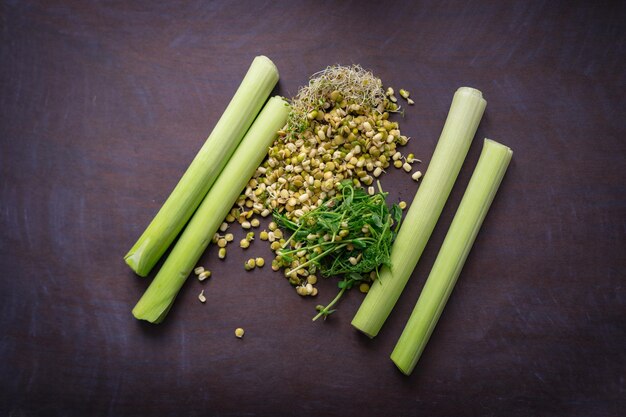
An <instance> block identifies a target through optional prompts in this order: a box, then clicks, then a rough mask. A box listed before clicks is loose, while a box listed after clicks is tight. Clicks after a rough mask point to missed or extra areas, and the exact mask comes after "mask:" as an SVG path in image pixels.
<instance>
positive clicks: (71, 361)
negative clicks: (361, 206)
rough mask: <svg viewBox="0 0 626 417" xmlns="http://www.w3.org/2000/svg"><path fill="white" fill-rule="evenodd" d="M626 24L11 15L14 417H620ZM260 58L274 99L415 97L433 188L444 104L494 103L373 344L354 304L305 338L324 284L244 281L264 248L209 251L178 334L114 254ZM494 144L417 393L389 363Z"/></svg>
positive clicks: (402, 195)
mask: <svg viewBox="0 0 626 417" xmlns="http://www.w3.org/2000/svg"><path fill="white" fill-rule="evenodd" d="M294 3H295V2H294ZM407 3H408V2H407ZM592 3H593V4H592ZM625 21H626V13H625V7H624V3H623V2H621V4H620V3H618V2H615V3H602V2H515V3H506V2H501V1H492V2H458V3H456V2H447V1H445V2H432V3H430V4H426V5H420V6H418V5H408V4H403V3H402V4H395V3H394V4H386V3H385V2H376V3H373V2H372V4H370V5H368V4H367V3H365V2H342V3H341V4H339V3H337V4H335V3H331V2H324V1H318V2H308V3H307V4H302V5H295V4H291V3H290V2H284V3H283V4H280V5H279V4H276V3H274V2H230V3H227V2H203V1H193V2H172V1H168V2H147V1H146V2H124V1H108V2H102V4H96V3H95V2H83V1H74V2H69V1H66V2H44V1H41V2H32V1H2V2H0V29H1V30H0V109H1V112H0V171H1V177H0V268H1V269H0V275H1V277H0V313H1V316H0V415H3V416H4V415H8V416H31V415H33V416H34V415H51V416H84V415H108V416H123V415H164V416H170V415H171V416H174V415H176V416H178V415H186V416H191V415H221V416H230V415H233V416H234V415H316V416H323V415H373V416H383V415H384V416H386V415H389V416H392V415H393V416H401V415H420V416H421V415H424V416H453V415H454V416H466V415H467V416H470V415H472V416H474V415H485V416H489V415H493V416H502V415H508V416H529V415H536V416H617V415H620V410H621V413H623V411H624V409H625V408H626V401H625V400H624V398H626V386H625V384H626V383H625V381H624V379H625V374H626V370H625V368H626V353H625V351H626V335H625V331H626V330H625V328H626V299H625V294H626V291H625V289H624V279H625V277H626V276H625V273H624V268H625V267H626V260H625V258H626V245H625V243H626V242H625V241H626V238H625V236H626V231H625V229H626V225H625V219H626V186H625V183H624V168H625V165H626V164H625V158H626V139H625V136H626V123H625V121H624V120H625V117H626V116H625V115H624V111H625V110H626V106H625V105H626V100H625V97H626V89H625V86H626V70H625V66H624V57H625V56H626V35H625V28H624V22H625ZM259 54H265V55H267V56H269V57H270V58H271V59H272V60H274V62H275V63H276V65H277V66H278V68H279V70H280V73H281V81H280V84H279V86H278V87H277V89H276V93H278V94H281V95H285V96H291V95H293V94H294V93H295V92H296V91H297V88H298V86H299V85H302V84H303V83H305V82H306V80H307V77H308V76H309V75H310V74H312V73H314V72H316V71H318V70H320V69H322V68H324V67H325V66H327V65H329V64H333V63H343V64H352V63H359V64H361V65H363V66H364V67H366V68H369V69H371V70H373V71H374V72H375V73H376V74H377V75H378V76H380V77H381V78H382V79H383V81H384V82H385V84H388V85H393V86H395V87H396V88H399V87H404V88H407V89H409V90H411V91H412V92H413V97H414V99H415V102H416V103H415V106H413V107H410V108H408V109H407V112H406V116H405V117H404V119H403V120H402V121H401V124H402V129H403V132H404V133H405V134H407V135H409V136H411V137H412V138H413V139H412V141H411V142H410V144H409V145H408V149H409V150H410V151H412V152H414V153H415V154H416V155H417V156H418V157H420V158H422V159H423V160H424V163H423V166H422V170H423V171H424V170H425V168H426V166H427V164H428V161H429V159H430V155H431V154H432V151H433V149H434V146H435V143H436V140H437V138H438V136H439V133H440V130H441V127H442V126H443V122H444V120H445V116H446V112H447V110H448V107H449V104H450V101H451V98H452V94H453V92H454V91H455V89H456V88H457V87H459V86H462V85H469V86H473V87H476V88H479V89H480V90H482V91H483V93H484V95H485V97H486V99H487V101H488V105H487V110H486V114H485V117H484V119H483V121H482V123H481V126H480V128H479V131H478V134H477V137H476V139H475V141H474V143H473V145H472V147H471V149H470V152H469V154H468V157H467V160H466V163H465V165H464V166H463V169H462V171H461V174H460V176H459V179H458V182H457V185H456V186H455V188H454V190H453V192H452V195H451V197H450V199H449V201H448V204H447V205H446V207H445V209H444V212H443V214H442V216H441V219H440V221H439V223H438V225H437V227H436V229H435V231H434V234H433V236H432V238H431V241H430V242H429V244H428V246H427V248H426V251H425V253H424V255H423V257H422V260H421V262H420V263H419V265H418V267H417V269H416V270H415V273H414V275H413V278H412V279H411V281H410V282H409V284H408V286H407V288H406V291H405V293H404V294H403V295H402V297H401V298H400V301H399V303H398V305H397V306H396V308H395V310H394V311H393V313H392V315H391V317H390V318H389V320H388V322H387V324H386V325H385V327H384V328H383V330H382V332H381V333H380V335H379V337H378V338H377V339H375V340H368V339H366V338H365V337H363V336H362V335H360V334H358V333H357V332H356V331H354V330H353V329H352V328H351V327H350V325H349V324H350V320H351V318H352V316H353V314H354V312H355V311H356V309H357V307H358V305H359V301H360V300H361V298H362V296H361V295H360V294H358V293H356V292H354V293H352V294H350V295H349V296H348V297H347V298H346V299H345V300H343V302H342V303H341V304H340V306H339V311H338V312H337V313H336V314H335V315H334V316H333V317H331V319H330V320H328V321H327V322H325V323H317V322H316V323H311V322H310V318H311V316H312V314H313V313H314V309H313V308H314V305H315V304H317V303H319V302H323V301H328V300H329V299H330V298H331V297H332V295H333V294H334V289H333V286H334V283H331V282H326V283H323V284H322V285H320V295H319V297H318V298H317V299H302V298H300V297H299V296H297V295H296V294H295V292H294V291H293V290H292V289H291V288H290V287H289V285H288V284H287V282H286V280H284V279H282V278H281V276H280V275H278V274H274V273H272V272H271V271H270V269H269V268H266V269H264V270H262V271H256V272H254V273H244V271H243V268H242V267H241V265H242V261H243V259H244V257H246V258H247V257H248V256H249V254H251V253H255V254H260V253H264V254H265V256H266V259H269V251H267V250H266V249H265V248H264V247H263V246H261V245H260V244H259V243H258V242H257V243H255V244H254V245H253V248H251V249H250V250H249V252H248V253H246V254H241V253H240V252H239V251H238V250H232V251H231V255H229V258H228V260H227V261H226V262H220V261H218V260H217V257H216V253H215V250H214V249H210V250H209V251H208V252H207V253H206V254H205V256H204V257H203V261H202V263H203V264H205V265H207V266H208V267H210V268H211V269H212V270H213V271H214V274H213V278H212V279H211V280H210V282H207V283H204V284H200V283H199V282H197V280H195V279H193V280H190V281H189V282H187V284H186V285H185V287H184V288H183V290H182V291H181V293H180V295H179V297H178V300H177V302H176V305H175V307H174V308H173V309H172V311H171V313H170V315H169V317H168V318H167V320H166V322H165V323H164V324H162V325H160V326H152V325H148V324H144V323H140V322H138V321H136V320H134V319H133V318H132V316H131V314H130V310H131V308H132V307H133V305H134V303H135V302H136V301H137V300H138V298H139V297H140V295H141V294H142V291H143V290H144V289H145V288H146V286H147V284H148V282H149V279H151V277H153V276H154V273H153V274H152V275H151V276H150V277H149V278H147V279H140V278H138V277H135V276H134V275H133V274H132V273H131V271H130V270H129V269H128V268H127V267H126V266H125V264H124V263H123V261H122V256H123V255H124V254H125V252H126V251H127V250H128V248H129V247H130V246H131V245H132V243H133V242H134V241H135V239H136V238H137V237H138V236H139V235H140V233H141V231H142V230H143V228H144V227H145V226H146V225H147V223H148V222H149V220H150V219H151V218H152V216H153V215H154V214H155V212H156V211H157V209H158V208H159V207H160V205H161V203H162V202H163V201H164V199H165V198H166V196H167V195H168V194H169V192H170V191H171V189H172V188H173V186H174V185H175V184H176V182H177V181H178V178H179V177H180V175H181V174H182V172H183V171H184V169H185V167H186V166H187V164H188V163H189V162H190V161H191V159H192V158H193V156H194V155H195V152H196V151H197V150H198V149H199V147H200V146H201V144H202V142H203V141H204V139H205V138H206V136H207V135H208V133H209V132H210V130H211V128H212V126H213V125H214V123H215V122H216V120H217V118H218V117H219V115H220V114H221V112H222V111H223V109H224V107H225V106H226V103H227V102H228V100H229V99H230V97H231V96H232V94H233V92H234V91H235V89H236V87H237V86H238V84H239V82H240V81H241V78H242V77H243V74H244V73H245V71H246V69H247V68H248V66H249V64H250V62H251V61H252V59H253V57H254V56H255V55H259ZM485 136H487V137H490V138H493V139H495V140H498V141H501V142H503V143H505V144H507V145H509V146H510V147H511V148H512V149H513V150H514V152H515V153H514V156H513V162H512V164H511V166H510V168H509V171H508V173H507V175H506V177H505V179H504V181H503V183H502V187H501V189H500V191H499V193H498V195H497V196H496V199H495V201H494V204H493V206H492V209H491V211H490V213H489V214H488V216H487V219H486V221H485V223H484V225H483V229H482V230H481V232H480V234H479V236H478V239H477V240H476V244H475V246H474V248H473V250H472V252H471V253H470V256H469V258H468V261H467V264H466V265H465V268H464V270H463V272H462V274H461V277H460V279H459V282H458V284H457V287H456V289H455V290H454V292H453V294H452V296H451V298H450V301H449V303H448V305H447V307H446V309H445V311H444V313H443V316H442V318H441V320H440V322H439V325H438V327H437V329H436V331H435V333H434V335H433V337H432V339H431V341H430V343H429V345H428V347H427V349H426V352H425V353H424V355H423V357H422V358H421V360H420V362H419V364H418V366H417V368H416V371H415V372H414V374H413V375H412V376H411V377H409V378H407V377H405V376H403V375H401V374H400V373H399V372H398V371H397V370H396V369H395V367H394V366H393V364H392V363H391V362H390V361H389V359H388V355H389V354H390V352H391V350H392V348H393V346H394V344H395V342H396V340H397V338H398V336H399V335H400V332H401V330H402V327H403V325H404V323H405V321H406V319H407V318H408V315H409V313H410V311H411V309H412V307H413V305H414V303H415V301H416V300H417V296H418V294H419V291H420V289H421V287H422V286H423V283H424V280H425V279H426V276H427V274H428V272H429V270H430V267H431V266H432V263H433V261H434V258H435V256H436V253H437V250H438V247H439V246H440V244H441V242H442V240H443V238H444V235H445V232H446V230H447V227H448V225H449V223H450V221H451V219H452V216H453V215H454V211H455V209H456V206H457V205H458V202H459V201H460V198H461V196H462V192H463V190H464V188H465V186H466V185H467V182H468V180H469V177H470V175H471V172H472V169H473V167H474V165H475V163H476V161H477V159H478V155H479V152H480V148H481V146H482V144H481V142H482V138H483V137H485ZM382 183H383V187H385V188H387V189H388V190H390V191H391V196H392V199H393V200H394V201H397V200H399V199H407V200H410V198H411V197H412V195H413V193H414V191H415V189H416V184H415V183H414V182H412V181H411V180H410V179H409V178H408V176H406V175H401V173H400V172H397V171H395V170H394V171H393V172H391V173H390V174H389V175H388V176H386V177H384V178H383V180H382ZM236 233H237V236H240V235H241V231H237V232H236ZM201 289H205V293H206V295H207V298H208V301H207V303H206V304H205V305H202V304H200V303H199V302H198V301H197V299H196V297H197V295H198V293H199V292H200V290H201ZM239 326H241V327H244V328H245V329H246V336H245V338H244V339H243V340H238V339H236V338H235V337H234V335H233V331H234V329H235V328H236V327H239ZM621 415H623V414H621Z"/></svg>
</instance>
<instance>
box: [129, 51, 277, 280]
mask: <svg viewBox="0 0 626 417" xmlns="http://www.w3.org/2000/svg"><path fill="white" fill-rule="evenodd" d="M277 82H278V71H277V69H276V66H275V65H274V63H273V62H272V61H271V60H270V59H269V58H267V57H264V56H258V57H256V58H255V59H254V61H253V62H252V65H251V66H250V69H249V70H248V73H247V74H246V76H245V78H244V79H243V81H242V82H241V85H240V86H239V89H237V92H236V93H235V96H234V97H233V99H232V100H231V102H230V104H229V105H228V107H227V108H226V110H225V111H224V114H222V117H221V118H220V120H219V121H218V122H217V125H216V126H215V128H214V129H213V132H211V135H210V136H209V138H208V139H207V140H206V142H205V144H204V145H203V146H202V148H201V149H200V151H199V152H198V154H197V155H196V157H195V158H194V160H193V161H192V162H191V165H189V168H187V171H186V172H185V174H184V175H183V177H182V178H181V179H180V181H179V182H178V185H176V187H175V188H174V191H172V194H170V196H169V197H168V199H167V200H166V201H165V203H164V204H163V206H162V207H161V209H160V210H159V212H158V213H157V215H156V217H155V218H154V219H153V220H152V222H151V223H150V225H149V226H148V228H147V229H146V230H145V231H144V232H143V234H142V235H141V237H140V238H139V240H138V241H137V242H136V243H135V244H134V245H133V247H132V248H131V249H130V251H129V252H128V253H127V254H126V256H125V257H124V260H125V261H126V263H127V264H128V266H130V267H131V268H132V269H133V271H135V272H136V273H137V274H138V275H140V276H146V275H148V273H149V272H150V270H151V269H152V267H154V265H155V264H156V263H157V261H158V260H159V258H160V257H161V255H163V253H164V252H165V250H166V249H167V248H168V247H169V245H170V244H171V243H172V241H173V240H174V238H175V237H176V236H177V235H178V233H179V232H180V231H181V230H182V228H183V226H184V225H185V224H186V223H187V221H188V220H189V218H190V217H191V215H192V214H193V212H194V211H195V210H196V208H197V207H198V205H199V204H200V202H201V201H202V199H203V198H204V196H205V195H206V193H207V191H208V190H209V189H210V188H211V185H213V183H214V181H215V179H216V178H217V176H218V175H219V173H220V172H221V171H222V168H223V167H224V166H225V165H226V162H227V161H228V160H229V158H230V157H231V155H232V153H233V152H234V150H235V148H236V147H237V145H238V144H239V142H240V141H241V138H242V137H243V136H244V134H245V133H246V131H247V130H248V128H249V127H250V125H251V124H252V122H253V120H254V118H255V117H256V116H257V114H258V112H259V110H260V109H261V107H263V103H265V101H266V100H267V97H268V96H269V94H270V92H271V91H272V89H273V88H274V86H275V85H276V83H277Z"/></svg>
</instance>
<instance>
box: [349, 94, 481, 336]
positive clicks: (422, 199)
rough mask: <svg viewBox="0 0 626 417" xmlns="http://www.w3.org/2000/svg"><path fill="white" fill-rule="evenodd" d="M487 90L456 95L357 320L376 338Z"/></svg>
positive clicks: (431, 224)
mask: <svg viewBox="0 0 626 417" xmlns="http://www.w3.org/2000/svg"><path fill="white" fill-rule="evenodd" d="M486 105H487V102H486V101H485V100H484V99H483V96H482V93H481V92H480V91H478V90H476V89H473V88H469V87H461V88H459V89H458V90H457V91H456V93H455V94H454V98H453V99H452V105H451V106H450V112H449V113H448V118H447V119H446V123H445V125H444V127H443V130H442V132H441V136H440V137H439V142H438V143H437V147H436V148H435V152H434V153H433V157H432V159H431V161H430V163H429V165H428V170H427V171H426V174H425V175H424V179H423V181H422V183H421V185H420V187H419V189H418V190H417V193H416V194H415V197H414V199H413V202H412V203H411V207H410V209H409V211H408V212H407V214H406V217H405V219H404V221H403V222H402V226H401V227H400V231H399V233H398V236H397V237H396V240H395V242H394V244H393V246H392V248H391V268H387V267H383V268H382V270H381V273H380V275H379V279H377V280H375V281H374V283H373V284H372V286H371V288H370V290H369V292H368V294H367V296H366V297H365V299H364V300H363V303H362V304H361V307H360V308H359V310H358V311H357V313H356V315H355V316H354V319H352V325H353V326H354V327H355V328H357V329H358V330H360V331H362V332H363V333H365V334H366V335H367V336H369V337H375V336H376V335H377V334H378V332H379V331H380V329H381V327H382V326H383V324H384V323H385V320H387V317H388V316H389V314H390V313H391V310H392V309H393V307H394V306H395V304H396V302H397V301H398V298H399V297H400V293H402V290H403V289H404V287H405V285H406V283H407V281H408V279H409V277H410V276H411V273H412V272H413V269H415V265H416V264H417V261H418V260H419V258H420V256H421V255H422V252H423V251H424V247H425V246H426V242H428V239H429V238H430V235H431V233H432V231H433V229H434V227H435V223H437V219H438V218H439V215H440V214H441V210H442V209H443V206H444V204H445V202H446V200H447V199H448V196H449V194H450V191H451V190H452V186H453V185H454V182H455V181H456V177H457V175H458V174H459V170H460V169H461V165H463V161H464V160H465V156H466V155H467V151H468V149H469V146H470V144H471V143H472V139H473V137H474V135H475V134H476V129H477V128H478V124H479V123H480V119H481V118H482V115H483V113H484V111H485V106H486Z"/></svg>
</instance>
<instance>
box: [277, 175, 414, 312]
mask: <svg viewBox="0 0 626 417" xmlns="http://www.w3.org/2000/svg"><path fill="white" fill-rule="evenodd" d="M339 190H340V194H339V195H338V196H337V197H335V198H332V199H330V200H328V201H326V202H325V203H323V204H322V205H321V206H320V207H318V208H316V209H315V210H312V211H310V212H308V213H305V214H303V215H302V216H301V217H300V218H299V219H298V221H297V222H294V221H292V220H289V218H288V217H287V216H285V215H283V214H279V213H276V214H275V215H274V218H275V219H276V221H277V223H278V224H279V225H280V226H282V227H283V228H284V229H287V230H290V231H292V232H293V233H292V235H291V237H290V238H289V240H287V242H285V244H284V245H282V249H279V250H278V251H277V253H278V255H279V256H280V257H281V259H282V262H283V266H286V267H290V266H291V265H294V261H297V266H296V267H293V268H290V269H289V270H288V271H287V272H286V273H287V274H288V275H290V274H294V273H298V272H299V271H302V270H304V269H305V268H309V267H313V269H312V270H310V271H311V272H315V271H316V270H319V272H320V273H321V275H322V276H326V277H328V276H336V275H341V276H343V279H342V281H340V282H339V284H338V286H339V288H340V289H341V290H340V292H339V294H338V296H337V297H336V298H335V300H333V301H332V302H331V303H330V304H329V305H328V306H327V307H324V308H321V309H319V314H318V315H317V316H315V318H314V319H313V320H316V319H317V318H319V317H321V316H324V317H325V316H328V315H329V314H331V313H332V312H333V311H334V310H330V308H331V307H332V306H333V305H334V304H335V303H336V302H337V301H338V300H339V298H340V297H341V295H343V293H344V292H345V290H346V289H349V288H351V287H352V286H353V285H354V284H355V283H357V282H361V281H366V282H369V281H371V279H372V277H371V274H370V273H371V272H372V271H375V275H374V276H376V275H378V269H379V267H380V266H381V265H387V266H390V253H389V251H390V248H391V244H392V242H393V239H394V238H395V234H396V232H397V229H398V227H399V225H400V219H401V217H402V212H401V210H400V208H399V207H398V206H397V205H395V204H394V205H393V206H392V208H391V211H390V210H389V209H388V207H387V204H386V203H385V197H386V196H387V193H383V192H382V191H381V192H379V193H377V194H374V195H369V194H368V193H366V192H365V191H364V190H363V189H361V188H354V186H353V185H352V181H350V180H348V181H343V182H341V183H340V184H339ZM394 224H395V230H394V228H393V226H394ZM290 244H291V245H292V246H293V248H292V249H289V248H288V245H290Z"/></svg>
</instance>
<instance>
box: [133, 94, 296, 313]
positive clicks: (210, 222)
mask: <svg viewBox="0 0 626 417" xmlns="http://www.w3.org/2000/svg"><path fill="white" fill-rule="evenodd" d="M289 110H290V107H289V104H287V102H286V101H285V100H283V99H282V98H280V97H273V98H271V99H270V100H269V101H268V102H267V104H266V105H265V107H264V108H263V110H262V111H261V113H260V114H259V116H258V117H257V119H256V120H255V121H254V124H253V125H252V127H250V130H249V131H248V133H246V136H245V137H244V138H243V140H242V141H241V144H240V145H239V146H238V147H237V150H236V151H235V153H234V154H233V156H232V158H231V159H230V160H229V161H228V164H227V165H226V167H224V170H223V171H222V173H221V174H220V175H219V177H218V178H217V180H216V181H215V184H213V187H212V188H211V190H210V191H209V193H208V194H207V195H206V197H205V198H204V200H203V201H202V204H200V207H198V210H197V211H196V212H195V213H194V215H193V217H192V218H191V221H190V222H189V224H188V225H187V226H186V227H185V230H184V231H183V233H182V235H181V236H180V238H179V239H178V241H177V242H176V245H174V249H172V252H171V253H170V254H169V256H168V257H167V259H166V261H165V263H164V264H163V267H162V268H161V270H160V271H159V273H158V274H157V276H156V277H155V278H154V281H152V283H151V284H150V286H149V287H148V289H147V290H146V292H145V293H144V295H143V296H142V297H141V299H140V300H139V302H138V303H137V305H136V306H135V308H134V309H133V315H134V316H135V317H136V318H138V319H141V320H147V321H150V322H153V323H160V322H161V321H162V320H163V319H164V318H165V315H166V314H167V312H168V311H169V309H170V307H171V305H172V303H173V302H174V299H175V298H176V295H177V294H178V291H179V290H180V289H181V287H182V286H183V284H184V282H185V280H186V279H187V277H188V276H189V274H190V273H191V271H192V269H193V268H194V266H195V265H196V263H197V262H198V259H200V256H202V253H203V252H204V250H205V249H206V247H207V245H208V244H209V242H210V241H211V238H212V237H213V235H214V234H215V232H217V230H218V228H219V226H220V224H221V223H222V222H223V221H224V218H225V217H226V215H227V214H228V212H229V211H230V209H231V208H232V206H233V204H235V202H236V201H237V197H239V195H240V193H241V191H242V190H243V189H244V188H245V186H246V184H247V183H248V181H249V180H250V178H251V177H252V175H253V174H254V172H255V170H256V169H257V167H258V166H259V165H260V163H261V162H262V161H263V158H264V157H265V155H266V154H267V150H268V148H269V147H270V146H271V144H272V142H273V141H274V139H275V138H276V132H277V131H278V130H279V129H281V128H282V127H284V125H285V123H286V121H287V114H288V113H289Z"/></svg>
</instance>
